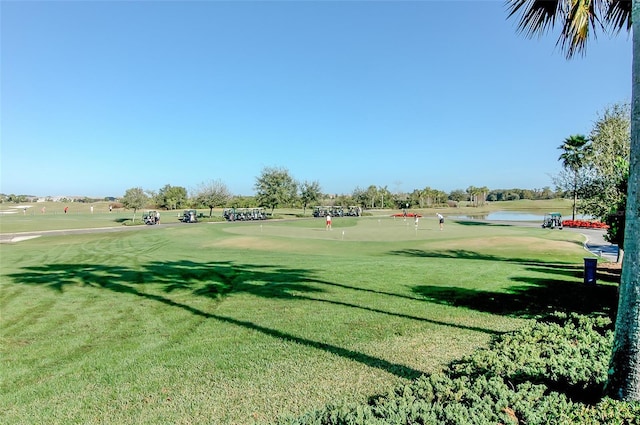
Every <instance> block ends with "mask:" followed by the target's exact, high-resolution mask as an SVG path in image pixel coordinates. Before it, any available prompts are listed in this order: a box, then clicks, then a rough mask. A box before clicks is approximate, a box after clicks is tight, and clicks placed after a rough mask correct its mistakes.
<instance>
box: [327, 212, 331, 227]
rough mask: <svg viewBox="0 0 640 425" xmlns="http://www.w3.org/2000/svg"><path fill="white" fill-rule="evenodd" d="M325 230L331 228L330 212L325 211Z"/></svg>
mask: <svg viewBox="0 0 640 425" xmlns="http://www.w3.org/2000/svg"><path fill="white" fill-rule="evenodd" d="M327 230H331V214H330V213H327Z"/></svg>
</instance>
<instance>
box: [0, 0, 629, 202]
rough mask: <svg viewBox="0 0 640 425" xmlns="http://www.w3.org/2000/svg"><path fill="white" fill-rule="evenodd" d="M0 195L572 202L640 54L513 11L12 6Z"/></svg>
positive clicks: (472, 4)
mask: <svg viewBox="0 0 640 425" xmlns="http://www.w3.org/2000/svg"><path fill="white" fill-rule="evenodd" d="M0 7H1V9H0V17H1V22H0V24H1V34H0V35H1V63H0V65H1V84H2V85H1V92H0V93H1V99H0V100H1V130H0V136H1V146H0V148H1V151H0V155H1V156H0V158H1V175H0V177H1V181H0V192H3V193H15V194H31V195H38V196H49V195H51V196H57V195H86V196H92V197H94V196H95V197H103V196H121V195H123V194H124V192H125V191H126V189H128V188H131V187H142V188H143V189H145V190H158V189H160V188H161V187H163V186H164V185H166V184H170V185H172V186H183V187H185V188H187V189H188V190H189V191H191V190H192V189H195V188H196V187H197V186H198V185H199V184H201V183H203V182H206V181H210V180H218V179H219V180H221V181H223V182H224V183H225V184H226V185H227V186H228V188H229V190H230V191H231V192H232V193H234V194H237V195H252V194H253V193H254V184H255V181H256V178H257V177H258V176H259V175H260V174H261V172H262V170H263V169H264V168H265V167H283V168H286V169H288V170H289V172H290V174H291V175H292V176H293V177H294V178H295V179H296V180H298V181H305V180H306V181H318V182H319V183H320V186H321V188H322V191H323V192H325V193H351V192H352V191H353V189H355V188H356V187H360V188H366V187H368V186H370V185H376V186H382V187H384V186H386V187H387V188H388V189H389V190H390V191H391V192H393V193H395V192H411V191H412V190H414V189H422V188H424V187H426V186H430V187H432V188H436V189H440V190H444V191H447V192H449V191H451V190H454V189H458V188H461V189H465V188H467V187H468V186H470V185H474V186H488V187H489V188H492V189H498V188H512V187H519V188H529V189H533V188H541V187H543V186H553V184H552V181H551V177H550V175H553V174H556V173H557V172H558V171H559V170H560V164H559V162H558V160H557V158H558V155H559V154H560V152H559V151H558V149H557V147H558V146H559V145H560V144H561V143H562V141H563V140H564V139H565V138H566V137H568V136H569V135H572V134H576V133H583V134H588V133H589V131H590V130H591V128H592V126H593V122H594V121H595V120H596V119H597V117H598V114H599V113H601V112H602V111H603V110H604V108H605V107H607V106H608V105H611V104H613V103H616V102H624V101H629V100H630V98H631V39H630V37H629V36H628V35H627V34H626V33H622V34H620V35H618V36H617V37H615V38H609V37H608V36H606V35H599V36H598V38H597V40H595V41H594V42H592V43H591V44H590V45H589V47H588V51H587V55H586V56H584V57H578V58H575V59H573V60H570V61H568V60H566V59H565V57H564V55H563V54H562V52H560V51H559V50H558V49H557V48H556V47H555V42H556V37H557V35H556V33H551V34H549V35H547V36H545V37H542V38H535V39H527V38H525V37H524V36H522V35H520V34H517V33H516V28H515V21H514V20H507V19H506V16H507V13H506V11H505V8H504V4H503V2H502V1H406V2H403V1H346V2H338V1H237V2H230V1H229V2H224V1H191V2H171V1H104V2H101V1H41V2H32V1H5V0H3V1H2V3H1V5H0Z"/></svg>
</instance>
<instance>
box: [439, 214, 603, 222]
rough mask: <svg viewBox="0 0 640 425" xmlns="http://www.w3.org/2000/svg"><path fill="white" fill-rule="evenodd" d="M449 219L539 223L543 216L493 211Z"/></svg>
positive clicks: (577, 215) (578, 216)
mask: <svg viewBox="0 0 640 425" xmlns="http://www.w3.org/2000/svg"><path fill="white" fill-rule="evenodd" d="M451 218H456V219H462V220H490V221H540V222H542V220H544V214H537V213H531V212H524V211H523V212H519V211H494V212H490V213H486V214H467V215H454V216H451ZM570 218H571V214H569V215H568V216H564V219H570ZM590 219H591V217H590V216H585V215H582V214H576V220H590Z"/></svg>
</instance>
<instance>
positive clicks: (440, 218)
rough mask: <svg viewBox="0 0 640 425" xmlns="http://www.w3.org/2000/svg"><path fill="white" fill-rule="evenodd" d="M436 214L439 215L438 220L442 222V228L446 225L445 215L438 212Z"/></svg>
mask: <svg viewBox="0 0 640 425" xmlns="http://www.w3.org/2000/svg"><path fill="white" fill-rule="evenodd" d="M436 216H437V217H438V222H440V230H442V228H443V227H444V217H443V215H442V214H440V213H436Z"/></svg>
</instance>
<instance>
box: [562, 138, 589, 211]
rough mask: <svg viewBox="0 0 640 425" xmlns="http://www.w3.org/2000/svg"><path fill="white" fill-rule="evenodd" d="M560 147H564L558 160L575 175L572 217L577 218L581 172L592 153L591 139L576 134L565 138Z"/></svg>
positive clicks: (572, 188) (572, 189) (572, 190)
mask: <svg viewBox="0 0 640 425" xmlns="http://www.w3.org/2000/svg"><path fill="white" fill-rule="evenodd" d="M558 149H562V154H560V157H559V158H558V161H562V166H563V167H564V169H565V170H568V171H570V172H571V174H572V175H573V184H572V187H571V192H572V195H573V214H572V217H571V219H572V220H575V219H576V207H577V204H578V191H579V190H580V187H579V186H578V182H579V177H580V172H581V171H582V170H583V168H584V167H585V165H586V164H587V161H588V159H589V156H590V154H591V145H590V143H589V139H587V138H586V136H584V135H582V134H575V135H573V136H569V137H567V138H566V139H564V142H563V143H562V145H560V146H558Z"/></svg>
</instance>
